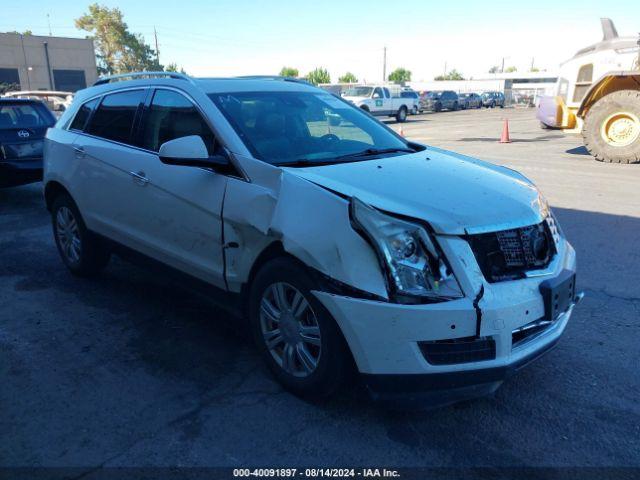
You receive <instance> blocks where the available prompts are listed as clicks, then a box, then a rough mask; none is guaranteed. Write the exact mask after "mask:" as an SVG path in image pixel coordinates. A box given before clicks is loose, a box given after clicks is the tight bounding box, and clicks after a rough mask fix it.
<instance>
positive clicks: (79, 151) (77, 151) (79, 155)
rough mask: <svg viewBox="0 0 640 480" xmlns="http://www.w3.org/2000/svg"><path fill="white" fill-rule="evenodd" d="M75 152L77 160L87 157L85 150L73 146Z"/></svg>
mask: <svg viewBox="0 0 640 480" xmlns="http://www.w3.org/2000/svg"><path fill="white" fill-rule="evenodd" d="M73 151H74V153H75V154H76V158H84V156H85V155H86V153H85V151H84V148H83V147H79V146H77V145H73Z"/></svg>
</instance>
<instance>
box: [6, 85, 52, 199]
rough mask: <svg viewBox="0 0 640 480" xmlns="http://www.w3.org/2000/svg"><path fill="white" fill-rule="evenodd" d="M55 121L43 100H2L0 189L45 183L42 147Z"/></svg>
mask: <svg viewBox="0 0 640 480" xmlns="http://www.w3.org/2000/svg"><path fill="white" fill-rule="evenodd" d="M54 123H55V118H54V116H53V115H52V114H51V112H50V111H49V109H48V108H47V107H46V106H45V105H44V104H43V103H42V102H40V101H39V100H25V99H12V98H0V187H15V186H17V185H24V184H27V183H33V182H38V181H40V180H41V179H42V146H43V142H44V136H45V133H46V131H47V128H49V127H52V126H53V125H54Z"/></svg>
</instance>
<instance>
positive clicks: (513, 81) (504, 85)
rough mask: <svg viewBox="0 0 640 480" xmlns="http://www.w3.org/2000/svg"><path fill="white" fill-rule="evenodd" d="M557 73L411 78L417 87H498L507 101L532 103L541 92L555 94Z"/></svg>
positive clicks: (475, 89) (480, 89) (481, 89)
mask: <svg viewBox="0 0 640 480" xmlns="http://www.w3.org/2000/svg"><path fill="white" fill-rule="evenodd" d="M557 80H558V76H557V74H555V73H550V72H524V73H523V72H512V73H496V74H491V73H487V74H485V75H482V76H481V77H479V78H473V79H471V80H444V81H435V80H432V81H428V82H409V86H410V87H411V88H413V89H414V90H416V91H425V90H426V91H431V90H453V91H455V92H457V93H470V92H477V93H481V92H486V91H496V92H502V93H504V95H505V99H506V101H507V104H527V105H533V104H534V103H535V101H536V99H537V98H538V97H540V96H542V95H553V94H554V93H553V92H554V87H555V84H556V81H557Z"/></svg>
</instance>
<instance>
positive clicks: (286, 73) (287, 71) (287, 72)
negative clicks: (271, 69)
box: [280, 67, 300, 78]
mask: <svg viewBox="0 0 640 480" xmlns="http://www.w3.org/2000/svg"><path fill="white" fill-rule="evenodd" d="M298 75H300V72H298V69H297V68H293V67H282V69H281V70H280V76H281V77H289V78H298Z"/></svg>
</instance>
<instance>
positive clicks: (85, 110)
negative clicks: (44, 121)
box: [69, 98, 98, 131]
mask: <svg viewBox="0 0 640 480" xmlns="http://www.w3.org/2000/svg"><path fill="white" fill-rule="evenodd" d="M97 103H98V99H97V98H94V99H93V100H89V101H88V102H86V103H83V104H82V106H81V107H80V108H79V109H78V111H77V112H76V116H75V117H74V119H73V122H71V126H70V127H69V129H71V130H80V131H83V130H84V127H85V126H86V125H87V120H89V117H90V116H91V112H93V109H94V108H95V106H96V104H97Z"/></svg>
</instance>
